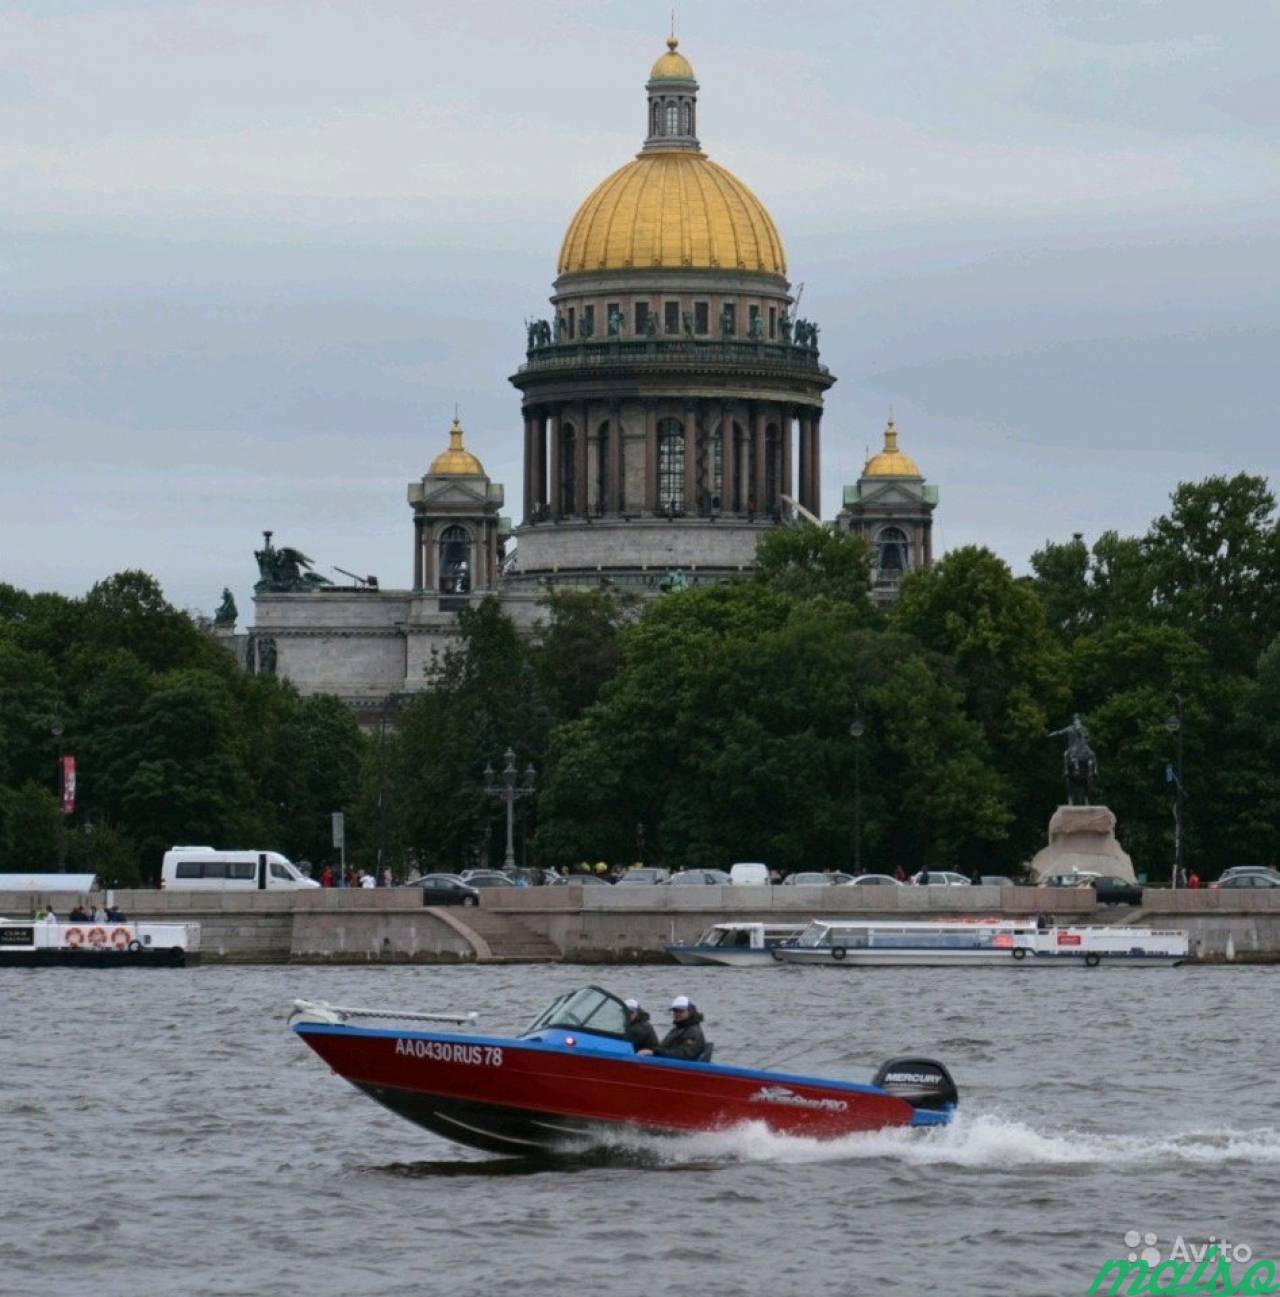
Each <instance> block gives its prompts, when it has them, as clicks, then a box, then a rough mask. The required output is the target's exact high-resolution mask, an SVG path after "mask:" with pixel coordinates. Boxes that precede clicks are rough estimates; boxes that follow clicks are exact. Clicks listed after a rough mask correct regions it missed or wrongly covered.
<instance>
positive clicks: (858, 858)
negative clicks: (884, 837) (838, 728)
mask: <svg viewBox="0 0 1280 1297" xmlns="http://www.w3.org/2000/svg"><path fill="white" fill-rule="evenodd" d="M866 730H867V727H866V726H865V725H864V724H863V723H862V717H861V716H855V717H854V718H853V720H851V721H850V722H849V737H850V738H851V739H852V740H853V872H854V873H855V874H861V873H862V743H861V739H862V736H863V735H864V734H865V733H866Z"/></svg>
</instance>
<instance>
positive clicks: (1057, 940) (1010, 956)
mask: <svg viewBox="0 0 1280 1297" xmlns="http://www.w3.org/2000/svg"><path fill="white" fill-rule="evenodd" d="M1189 947H1190V941H1189V938H1188V936H1187V934H1186V933H1185V932H1181V931H1158V930H1155V929H1151V928H1120V927H1111V926H1108V925H1101V924H1100V925H1097V926H1084V927H1056V926H1048V927H1041V926H1039V925H1038V924H1037V922H1036V921H1035V920H1034V919H1025V920H1024V919H994V918H993V919H972V920H969V921H964V920H925V919H919V920H897V919H814V920H813V922H812V923H810V924H809V925H808V927H806V928H805V930H804V931H803V932H802V933H801V934H800V936H799V937H798V938H797V939H796V940H795V941H794V942H791V943H788V944H787V945H784V946H776V947H774V950H773V952H772V953H773V957H774V959H776V960H778V961H780V962H782V963H786V964H825V965H828V966H831V967H869V966H874V967H913V966H914V967H926V968H992V967H995V968H1000V967H1003V968H1055V967H1056V968H1062V967H1066V966H1068V965H1076V964H1083V965H1085V966H1086V967H1090V968H1095V967H1097V966H1099V965H1101V964H1106V965H1107V966H1108V967H1126V968H1135V967H1155V966H1160V965H1165V966H1167V965H1172V964H1176V963H1178V962H1180V961H1181V960H1184V959H1186V958H1187V956H1188V954H1189Z"/></svg>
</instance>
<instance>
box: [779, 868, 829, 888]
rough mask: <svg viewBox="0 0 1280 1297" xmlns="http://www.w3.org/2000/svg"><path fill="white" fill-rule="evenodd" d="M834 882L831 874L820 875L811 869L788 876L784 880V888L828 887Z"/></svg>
mask: <svg viewBox="0 0 1280 1297" xmlns="http://www.w3.org/2000/svg"><path fill="white" fill-rule="evenodd" d="M831 882H832V878H831V875H830V874H823V873H819V872H818V871H817V870H816V869H810V870H807V871H805V872H802V873H798V874H788V875H787V876H786V877H785V878H784V879H783V880H782V885H783V887H826V886H827V885H828V884H830V883H831Z"/></svg>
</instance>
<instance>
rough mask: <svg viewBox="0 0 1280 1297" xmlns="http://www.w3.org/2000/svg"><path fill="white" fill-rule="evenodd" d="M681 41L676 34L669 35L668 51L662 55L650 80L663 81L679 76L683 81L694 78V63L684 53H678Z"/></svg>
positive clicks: (654, 67)
mask: <svg viewBox="0 0 1280 1297" xmlns="http://www.w3.org/2000/svg"><path fill="white" fill-rule="evenodd" d="M679 44H680V42H679V41H678V40H676V38H675V37H674V36H668V37H667V52H666V53H665V54H663V55H661V56H660V57H659V59H658V61H657V62H656V63H655V64H654V65H653V71H652V72H650V73H649V80H650V81H661V80H667V79H670V78H675V77H678V78H679V79H680V80H682V81H692V80H693V65H692V64H691V63H690V62H689V60H688V59H687V58H685V56H684V55H683V54H677V53H676V46H677V45H679Z"/></svg>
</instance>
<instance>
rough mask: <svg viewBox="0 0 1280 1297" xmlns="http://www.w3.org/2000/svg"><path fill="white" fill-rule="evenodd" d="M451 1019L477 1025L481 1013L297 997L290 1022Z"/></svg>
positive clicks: (328, 1023) (463, 1024) (331, 1024)
mask: <svg viewBox="0 0 1280 1297" xmlns="http://www.w3.org/2000/svg"><path fill="white" fill-rule="evenodd" d="M361 1019H363V1020H368V1021H379V1020H381V1021H390V1022H447V1023H451V1024H453V1025H454V1026H458V1027H474V1026H475V1024H476V1023H477V1022H478V1021H479V1020H480V1015H479V1014H478V1013H474V1012H472V1013H425V1012H418V1011H416V1010H413V1009H358V1008H353V1007H351V1006H350V1005H343V1004H330V1003H328V1001H326V1000H294V1002H293V1012H292V1013H291V1014H290V1015H289V1025H290V1026H293V1025H294V1024H295V1023H298V1022H314V1023H323V1024H324V1025H325V1026H329V1027H342V1026H346V1025H347V1024H349V1023H351V1022H353V1021H359V1020H361Z"/></svg>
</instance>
